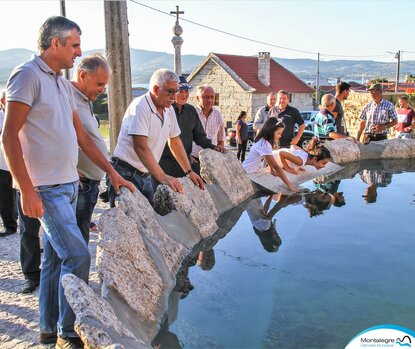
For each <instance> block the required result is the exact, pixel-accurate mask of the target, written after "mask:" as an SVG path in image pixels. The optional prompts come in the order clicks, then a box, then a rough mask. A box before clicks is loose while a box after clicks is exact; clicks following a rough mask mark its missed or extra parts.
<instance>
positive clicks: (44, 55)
mask: <svg viewBox="0 0 415 349" xmlns="http://www.w3.org/2000/svg"><path fill="white" fill-rule="evenodd" d="M80 35H81V29H80V28H79V26H78V25H77V24H76V23H74V22H72V21H70V20H69V19H67V18H65V17H50V18H49V19H47V20H46V21H45V23H44V24H43V25H42V26H41V28H40V30H39V38H38V45H39V52H40V54H39V56H35V57H34V58H33V59H31V60H30V61H28V62H26V63H24V64H22V65H20V66H18V67H17V68H15V69H14V71H13V72H12V74H11V76H10V78H9V81H8V82H7V94H6V101H7V105H6V121H5V125H4V129H3V135H2V142H3V147H4V151H5V155H6V161H7V163H8V165H9V168H10V171H11V173H12V175H13V178H14V180H15V182H16V185H17V187H18V189H19V190H20V193H21V205H22V210H23V214H25V215H27V216H29V217H32V218H38V219H40V221H41V224H42V227H43V229H44V234H43V251H44V254H43V263H42V272H41V275H40V293H39V310H40V331H41V333H40V342H41V343H53V342H55V341H57V342H56V347H57V348H83V343H82V341H81V340H80V338H79V337H78V334H77V333H76V332H75V330H74V321H75V314H74V313H73V311H72V309H71V307H70V306H69V304H68V302H67V300H66V297H65V294H64V291H63V287H62V283H61V278H62V277H63V276H64V275H66V274H69V273H71V274H74V275H76V276H78V277H79V278H81V279H83V280H84V281H85V282H88V274H89V266H90V262H91V257H90V254H89V250H88V246H87V244H86V242H85V240H84V238H83V236H82V234H81V231H80V230H79V228H78V225H77V221H76V216H75V210H76V201H77V192H78V178H79V177H78V172H77V170H76V165H77V163H78V146H79V147H81V149H82V150H83V151H84V152H85V154H87V156H88V157H90V158H91V159H94V162H95V163H96V164H97V165H98V166H99V167H100V168H102V169H103V170H104V171H105V172H107V173H108V175H109V177H110V179H111V181H112V183H113V185H114V186H115V188H116V189H117V190H119V187H120V186H121V185H125V186H127V187H129V188H130V189H131V190H134V187H133V186H132V185H131V183H129V182H127V181H125V180H124V179H122V178H121V177H120V176H119V175H118V174H117V172H116V171H115V170H114V169H113V168H112V166H111V165H110V164H109V162H108V161H107V159H106V158H105V156H103V155H102V153H101V152H100V150H99V149H98V148H97V146H96V145H95V142H94V141H93V140H92V139H91V137H90V136H89V135H88V133H87V132H85V130H84V128H83V126H82V123H81V121H80V120H79V116H78V113H77V111H76V106H75V102H74V96H73V91H72V86H71V84H70V83H69V82H68V81H66V80H65V79H63V78H62V75H61V70H62V69H69V68H72V66H73V62H74V61H75V58H76V57H79V56H80V55H81V46H80ZM56 331H57V332H58V338H56Z"/></svg>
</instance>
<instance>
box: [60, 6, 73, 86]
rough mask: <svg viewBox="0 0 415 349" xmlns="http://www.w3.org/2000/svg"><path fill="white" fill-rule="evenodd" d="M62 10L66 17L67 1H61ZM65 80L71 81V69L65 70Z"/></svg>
mask: <svg viewBox="0 0 415 349" xmlns="http://www.w3.org/2000/svg"><path fill="white" fill-rule="evenodd" d="M59 4H60V9H61V16H62V17H66V7H65V0H59ZM65 79H66V80H69V79H70V74H69V69H65Z"/></svg>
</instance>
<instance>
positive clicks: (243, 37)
mask: <svg viewBox="0 0 415 349" xmlns="http://www.w3.org/2000/svg"><path fill="white" fill-rule="evenodd" d="M130 2H133V3H135V4H137V5H140V6H143V7H146V8H148V9H150V10H153V11H156V12H159V13H162V14H164V15H167V16H169V17H175V16H173V15H171V14H170V13H168V12H165V11H162V10H159V9H156V8H154V7H151V6H148V5H145V4H143V3H141V2H138V1H135V0H130ZM181 20H182V21H184V22H188V23H191V24H194V25H197V26H199V27H202V28H205V29H209V30H212V31H215V32H218V33H221V34H225V35H228V36H232V37H234V38H238V39H242V40H246V41H250V42H255V43H257V44H261V45H267V46H271V47H276V48H279V49H282V50H288V51H293V52H300V53H306V54H312V55H318V54H319V53H318V52H312V51H305V50H299V49H295V48H290V47H285V46H280V45H275V44H271V43H268V42H264V41H260V40H256V39H251V38H247V37H245V36H242V35H238V34H233V33H229V32H227V31H224V30H221V29H217V28H213V27H210V26H207V25H204V24H201V23H197V22H194V21H191V20H189V19H185V18H183V17H181ZM320 56H330V57H346V58H373V57H388V56H390V55H386V54H382V55H371V56H353V55H339V54H330V53H320Z"/></svg>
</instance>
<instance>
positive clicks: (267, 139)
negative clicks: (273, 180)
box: [242, 118, 296, 192]
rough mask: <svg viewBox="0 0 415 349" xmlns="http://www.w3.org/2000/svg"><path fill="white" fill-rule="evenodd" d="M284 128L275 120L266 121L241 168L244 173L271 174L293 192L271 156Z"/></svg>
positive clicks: (291, 186) (292, 188)
mask: <svg viewBox="0 0 415 349" xmlns="http://www.w3.org/2000/svg"><path fill="white" fill-rule="evenodd" d="M284 127H285V125H284V123H282V122H279V121H278V120H277V119H276V118H270V119H268V120H267V121H266V122H265V124H264V126H263V127H262V128H261V130H260V131H259V133H258V135H257V136H256V138H255V143H254V144H253V145H252V147H251V150H250V151H249V154H248V157H247V158H246V159H245V161H244V162H243V163H242V166H243V168H244V169H245V171H246V173H255V172H271V174H272V175H273V176H278V177H280V178H281V180H282V181H283V182H284V183H285V184H286V185H287V187H288V188H289V189H290V190H291V191H293V192H295V191H296V189H295V187H294V186H293V185H292V184H291V182H290V181H289V180H288V178H287V176H286V175H285V173H284V171H283V170H282V168H281V167H280V166H278V164H277V162H276V161H275V158H274V156H273V146H274V145H277V146H278V140H279V139H280V138H281V134H282V131H283V130H284Z"/></svg>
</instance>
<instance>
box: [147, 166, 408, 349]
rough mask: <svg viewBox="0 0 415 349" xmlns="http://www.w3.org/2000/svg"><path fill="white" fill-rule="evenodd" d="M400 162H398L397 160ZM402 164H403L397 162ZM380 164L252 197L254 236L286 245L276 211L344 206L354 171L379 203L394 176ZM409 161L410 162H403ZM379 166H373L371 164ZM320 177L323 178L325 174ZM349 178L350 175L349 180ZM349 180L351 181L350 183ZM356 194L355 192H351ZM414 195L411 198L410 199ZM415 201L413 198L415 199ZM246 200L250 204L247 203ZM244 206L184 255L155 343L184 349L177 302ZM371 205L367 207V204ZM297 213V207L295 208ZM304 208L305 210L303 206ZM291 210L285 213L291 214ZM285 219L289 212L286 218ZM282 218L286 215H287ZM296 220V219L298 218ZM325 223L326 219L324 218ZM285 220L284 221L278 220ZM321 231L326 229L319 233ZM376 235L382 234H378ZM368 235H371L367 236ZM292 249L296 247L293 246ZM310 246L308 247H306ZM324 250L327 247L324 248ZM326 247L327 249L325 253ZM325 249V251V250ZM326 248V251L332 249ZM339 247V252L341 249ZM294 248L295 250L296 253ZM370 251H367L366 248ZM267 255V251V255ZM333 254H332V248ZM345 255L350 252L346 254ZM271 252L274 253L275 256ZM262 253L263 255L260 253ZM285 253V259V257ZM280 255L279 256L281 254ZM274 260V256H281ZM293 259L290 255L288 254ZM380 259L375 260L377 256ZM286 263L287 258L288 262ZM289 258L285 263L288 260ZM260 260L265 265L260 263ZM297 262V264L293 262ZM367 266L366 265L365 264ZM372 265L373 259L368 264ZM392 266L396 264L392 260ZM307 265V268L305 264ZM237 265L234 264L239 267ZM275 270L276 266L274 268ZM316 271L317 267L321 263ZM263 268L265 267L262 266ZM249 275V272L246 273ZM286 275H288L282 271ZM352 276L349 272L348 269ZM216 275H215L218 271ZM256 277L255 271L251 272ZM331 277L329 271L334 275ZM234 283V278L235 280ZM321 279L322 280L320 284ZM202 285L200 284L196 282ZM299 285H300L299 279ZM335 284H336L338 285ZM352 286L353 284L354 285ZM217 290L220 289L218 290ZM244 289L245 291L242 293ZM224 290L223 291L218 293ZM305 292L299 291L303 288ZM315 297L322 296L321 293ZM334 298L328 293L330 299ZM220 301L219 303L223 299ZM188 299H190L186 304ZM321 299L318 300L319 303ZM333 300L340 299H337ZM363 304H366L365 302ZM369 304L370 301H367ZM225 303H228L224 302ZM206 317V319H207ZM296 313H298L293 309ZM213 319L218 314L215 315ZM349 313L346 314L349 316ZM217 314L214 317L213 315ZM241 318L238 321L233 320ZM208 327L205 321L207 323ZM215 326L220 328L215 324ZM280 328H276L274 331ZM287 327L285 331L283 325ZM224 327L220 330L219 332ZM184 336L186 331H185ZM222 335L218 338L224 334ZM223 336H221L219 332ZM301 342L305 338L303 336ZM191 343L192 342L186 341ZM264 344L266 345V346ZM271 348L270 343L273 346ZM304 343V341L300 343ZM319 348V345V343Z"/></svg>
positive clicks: (207, 266) (273, 247) (272, 248)
mask: <svg viewBox="0 0 415 349" xmlns="http://www.w3.org/2000/svg"><path fill="white" fill-rule="evenodd" d="M396 163H397V162H396ZM398 165H399V166H400V167H399V166H398ZM359 166H360V167H359ZM377 166H378V164H377V163H373V164H371V163H367V164H362V163H360V164H359V165H357V164H351V165H350V169H349V168H345V170H344V171H343V172H344V175H340V174H336V176H331V177H326V178H325V179H324V180H325V182H324V183H316V182H315V183H314V184H315V189H314V190H313V191H311V192H303V193H296V194H294V195H283V194H275V195H270V196H267V197H266V198H255V199H253V200H251V201H250V202H249V203H248V204H247V206H246V213H247V215H248V217H249V220H250V222H251V224H252V227H253V230H254V233H255V234H256V236H257V237H258V238H259V240H260V243H261V245H262V247H263V248H264V250H265V251H267V252H274V253H275V252H277V251H278V250H279V248H280V246H281V244H282V241H281V238H280V236H279V234H278V232H277V231H278V230H279V229H277V222H278V221H280V218H281V217H282V216H281V213H280V214H279V217H280V218H278V219H276V214H277V212H279V211H281V209H283V208H285V207H288V206H289V205H300V206H299V207H305V208H306V209H307V210H308V212H309V215H310V217H316V216H319V215H322V214H323V213H324V211H327V210H329V209H330V208H331V207H333V206H335V207H342V206H344V205H346V200H345V197H344V194H343V192H342V191H339V187H340V183H341V179H343V178H353V177H355V176H356V174H359V175H360V178H361V180H362V181H363V182H364V183H366V184H367V185H368V187H367V189H366V192H365V195H364V197H365V200H366V202H368V203H371V202H375V201H376V194H377V193H376V190H377V188H378V187H386V186H388V185H389V184H390V183H391V180H392V174H391V173H390V172H387V171H384V170H377V169H376V167H377ZM405 166H406V167H405ZM408 166H409V165H408V164H406V163H404V164H403V165H401V163H397V165H396V166H395V167H394V168H396V169H398V170H399V171H402V170H403V171H406V170H407V168H408ZM372 168H375V169H372ZM409 168H410V169H412V168H415V165H413V164H412V162H411V166H409ZM320 180H323V179H322V178H321V179H320ZM357 180H358V177H357V176H356V178H355V179H354V182H353V183H354V185H358V183H357ZM349 181H351V180H349ZM349 185H350V184H349ZM347 188H348V182H347V181H345V183H343V186H342V189H343V190H344V191H345V192H347V193H348V198H347V199H348V201H349V206H348V207H347V209H345V211H351V210H352V209H353V208H354V207H355V206H356V197H352V196H351V195H350V193H351V192H350V191H348V190H347ZM352 193H354V192H353V191H352ZM360 194H361V191H360V189H359V193H358V195H357V201H359V202H360V203H362V201H361V198H360ZM410 200H412V198H411V199H410ZM414 201H415V200H414ZM245 205H246V203H245ZM244 208H245V206H244V207H242V206H241V207H236V208H234V209H233V211H234V212H233V213H231V214H226V215H222V216H221V217H220V218H219V221H218V226H219V227H220V228H219V230H218V232H217V233H216V234H215V236H213V237H212V238H209V239H206V240H204V241H202V242H201V243H200V244H199V245H198V246H197V247H195V249H194V251H193V253H192V254H191V255H190V256H188V257H187V258H186V260H185V261H184V262H183V264H182V267H181V268H180V270H179V272H178V274H177V279H176V280H177V282H176V286H175V288H174V291H173V292H172V293H171V295H170V298H169V311H168V314H167V316H166V318H165V323H164V325H163V326H162V328H161V330H160V332H159V334H158V335H157V337H156V338H155V339H154V341H153V343H152V345H153V346H154V347H156V348H161V349H163V348H183V347H184V345H183V343H181V341H180V340H179V339H178V338H177V336H176V335H175V334H174V333H172V332H170V331H169V326H170V325H171V324H172V323H173V322H174V321H175V320H176V319H177V316H178V307H179V301H180V300H181V299H183V298H186V297H187V296H188V295H189V293H190V291H192V290H193V289H194V286H193V285H192V283H191V281H190V279H189V276H188V274H189V268H191V267H194V266H195V265H198V266H199V267H200V268H201V270H205V271H209V270H212V268H213V267H214V266H215V253H214V250H213V246H214V245H215V244H216V243H217V242H218V240H219V239H221V238H223V237H224V236H225V235H226V234H227V233H228V232H229V231H230V230H231V229H232V226H233V225H235V224H236V222H237V221H238V220H239V218H240V216H241V214H242V212H243V211H244ZM369 208H370V207H368V209H369ZM296 210H297V211H295V212H297V213H298V209H296ZM301 210H302V209H301ZM288 213H289V212H287V214H288ZM355 213H356V215H352V216H351V221H352V222H354V218H355V217H356V216H357V215H359V214H360V213H361V212H360V211H356V212H355ZM334 216H335V217H339V215H338V214H337V215H334ZM284 218H285V217H284ZM284 218H283V219H284ZM294 219H295V218H294ZM318 221H319V220H313V223H312V224H311V222H310V225H313V226H316V227H318V223H319V222H318ZM321 221H322V222H323V221H324V220H321ZM280 224H281V223H280ZM292 224H296V223H295V221H293V222H292ZM280 228H283V225H282V224H281V226H280ZM316 231H319V232H320V233H321V231H320V229H316ZM322 231H324V229H322ZM352 231H353V229H350V230H347V233H345V234H346V235H347V236H348V234H352V233H351V232H352ZM321 234H322V233H321ZM339 235H340V237H342V236H343V237H344V236H346V235H342V234H339ZM376 236H378V235H377V234H376ZM369 237H370V235H369ZM253 241H254V243H255V242H257V241H258V240H257V239H256V237H254V239H253ZM341 241H342V244H347V243H348V241H349V239H344V240H341ZM238 243H240V242H239V241H238V242H236V240H235V244H238ZM369 243H370V240H369V239H368V241H367V242H366V244H369ZM288 245H289V244H287V246H286V247H284V249H285V248H287V249H289V248H290V246H288ZM246 246H252V244H250V245H248V244H247V245H246ZM302 246H307V244H304V245H302ZM339 246H341V244H339ZM291 249H292V247H291ZM307 251H308V250H307ZM325 251H326V250H325ZM327 251H329V252H330V250H329V249H327ZM327 251H326V252H327ZM336 251H337V252H338V251H340V252H342V253H343V255H342V254H341V253H340V254H339V256H337V255H335V256H334V255H333V259H334V258H338V259H339V260H341V258H344V259H345V260H351V259H353V258H351V256H353V255H348V254H347V253H348V251H350V249H345V251H342V250H341V248H340V249H339V250H336ZM326 252H325V253H326ZM329 252H327V253H329ZM337 252H336V253H337ZM294 253H295V252H294ZM365 253H366V252H365ZM267 255H268V254H267ZM321 255H322V254H318V255H316V258H315V259H314V260H319V259H318V258H319V257H320V256H321ZM329 255H330V253H329ZM344 256H346V257H347V258H346V257H344ZM216 257H217V258H218V264H219V261H220V260H221V259H220V256H216ZM269 257H272V256H271V255H270V256H269ZM296 257H299V258H300V257H302V255H299V256H296ZM239 258H240V257H239V255H238V258H237V259H238V260H239ZM258 258H262V257H261V256H260V257H258ZM285 258H287V257H286V256H285ZM277 259H278V258H277ZM277 259H275V260H277ZM288 260H289V259H288ZM366 260H367V259H364V261H366ZM376 261H377V259H376ZM257 262H258V265H260V264H261V263H262V260H261V259H260V260H258V261H257ZM285 262H286V261H285ZM286 263H287V262H286ZM261 265H262V264H261ZM292 265H294V267H295V264H292ZM321 265H323V266H326V264H324V263H322V264H321ZM340 265H344V266H345V269H346V271H347V266H348V263H344V264H340ZM363 265H364V264H363ZM369 265H370V264H369ZM391 265H393V264H391ZM220 268H223V266H220V267H217V269H220ZM302 268H303V267H302ZM235 270H236V269H235ZM273 270H274V269H273ZM317 270H318V268H317ZM262 271H263V270H262ZM235 274H236V271H235V272H234V270H233V269H232V272H231V273H230V274H228V275H227V276H229V275H232V277H233V276H234V275H235ZM243 275H244V276H245V274H243ZM284 275H285V274H284ZM316 275H318V277H321V275H319V274H316ZM347 275H349V274H347ZM215 277H216V275H215ZM250 277H251V278H252V275H251V276H250ZM330 277H331V276H330ZM332 277H333V278H334V279H335V278H336V275H333V276H332ZM322 279H324V277H322ZM193 281H194V282H196V281H195V280H193ZM235 282H236V281H235ZM287 282H288V283H289V282H292V283H293V284H295V282H296V279H295V278H291V279H290V278H288V279H287ZM309 283H310V285H311V286H313V285H314V284H313V283H312V282H309ZM318 284H320V282H319V283H318ZM196 285H198V284H196ZM295 285H297V284H295ZM310 285H308V284H306V286H307V287H309V288H310V289H311V290H313V289H312V287H311V286H310ZM336 287H337V286H336ZM336 287H335V288H333V290H334V291H333V290H329V291H330V292H337V291H338V290H337V288H336ZM350 287H353V284H352V286H350ZM293 289H301V288H295V287H293ZM198 292H201V294H206V290H205V288H204V287H201V288H200V289H198ZM215 292H216V290H215ZM320 292H321V290H320V289H318V294H320ZM324 292H326V290H324ZM355 292H357V293H358V292H362V293H363V291H362V290H360V289H357V290H355ZM241 293H243V292H241ZM219 294H220V293H219ZM300 294H301V292H300ZM195 295H196V292H195V294H192V295H191V297H189V299H190V300H191V299H192V297H194V296H195ZM282 296H285V297H286V298H287V299H288V300H289V301H286V302H287V304H288V305H287V304H286V308H285V309H289V311H290V312H291V311H292V304H294V303H295V297H293V300H292V302H291V299H290V298H289V296H290V293H286V294H285V293H284V294H282ZM333 298H334V299H335V296H333ZM189 299H187V302H189ZM317 299H320V298H318V297H317ZM329 299H330V298H329ZM362 299H363V300H365V298H364V297H362ZM320 300H321V304H323V303H324V302H326V301H327V299H326V298H324V297H321V299H320ZM219 303H220V302H219ZM188 304H189V303H187V305H188ZM318 304H320V303H318ZM333 304H336V303H335V302H334V303H333ZM364 304H365V303H364ZM369 305H370V304H369ZM225 308H226V307H225ZM205 310H206V309H203V310H200V309H199V310H197V311H200V312H201V314H202V315H203V316H206V314H205V313H204V311H205ZM197 311H196V310H192V312H195V313H196V312H197ZM209 311H211V310H207V313H209ZM315 313H318V311H315ZM203 316H202V318H203ZM274 316H275V317H276V318H278V319H282V320H281V321H280V322H278V324H279V325H281V323H285V322H286V316H287V312H284V311H281V314H280V317H278V314H274ZM299 316H300V317H301V316H303V314H302V313H301V315H299ZM293 317H295V312H294V315H293ZM212 318H214V317H212ZM346 318H347V317H346ZM215 319H216V318H215ZM235 321H237V320H235ZM241 321H244V319H241ZM203 326H205V325H203ZM209 326H210V324H209V323H206V327H209ZM272 328H273V329H276V328H278V326H272ZM216 330H217V329H216ZM276 331H277V330H276ZM282 331H283V330H282ZM219 332H220V331H219ZM277 333H278V336H277V337H278V338H279V340H282V338H284V336H286V333H284V334H282V333H279V332H278V331H277ZM182 335H183V334H182ZM182 335H181V338H182V339H183V340H186V339H185V338H186V336H185V335H183V337H182ZM193 336H194V333H193V332H192V333H191V334H190V336H189V338H190V337H191V338H193ZM218 336H222V337H223V338H225V337H226V336H225V335H224V334H223V333H220V334H219V335H218ZM222 337H220V338H222ZM218 338H219V337H218ZM314 339H315V333H314V332H313V335H312V336H310V337H307V338H305V339H304V338H301V340H304V341H305V342H309V341H314ZM223 340H224V341H225V342H226V340H229V341H232V339H223ZM300 342H301V341H300ZM278 343H279V344H281V342H278ZM187 344H188V343H187ZM265 347H266V346H265ZM271 347H272V345H271ZM297 347H300V346H297ZM315 347H318V346H315Z"/></svg>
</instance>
